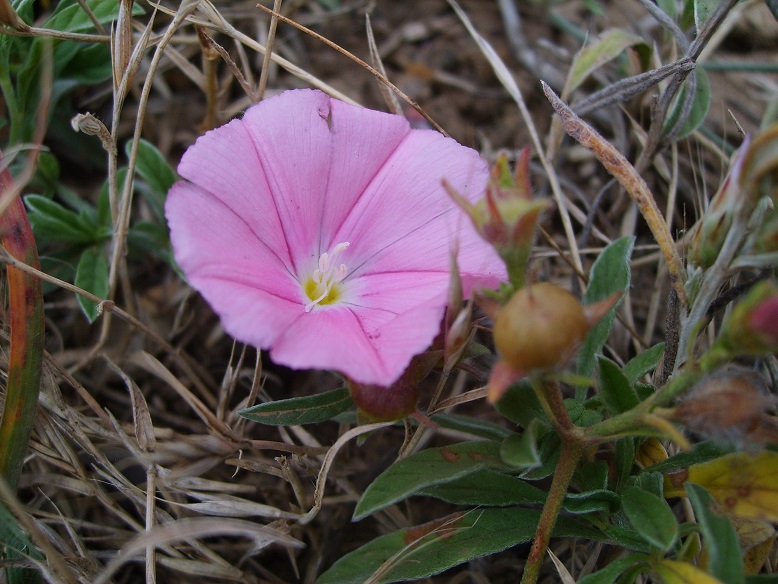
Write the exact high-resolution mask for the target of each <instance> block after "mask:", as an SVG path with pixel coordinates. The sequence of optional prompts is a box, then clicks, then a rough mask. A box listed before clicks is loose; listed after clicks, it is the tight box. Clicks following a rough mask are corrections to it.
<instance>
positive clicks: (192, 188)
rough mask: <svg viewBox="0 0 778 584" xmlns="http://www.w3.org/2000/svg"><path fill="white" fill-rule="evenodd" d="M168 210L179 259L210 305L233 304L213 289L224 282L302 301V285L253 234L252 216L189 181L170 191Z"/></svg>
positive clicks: (229, 299) (171, 235)
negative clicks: (216, 281)
mask: <svg viewBox="0 0 778 584" xmlns="http://www.w3.org/2000/svg"><path fill="white" fill-rule="evenodd" d="M165 212H166V215H167V219H168V225H169V226H170V239H171V242H172V244H173V248H174V249H175V250H176V261H177V262H178V264H179V266H181V269H182V270H183V271H184V273H185V274H186V275H187V278H188V279H189V281H190V283H191V284H192V285H193V286H195V288H197V289H198V290H200V292H202V293H203V295H204V296H206V298H207V299H209V302H212V303H213V300H211V299H210V298H209V297H211V298H213V299H214V300H215V305H216V306H218V305H219V304H230V303H231V301H232V297H231V295H227V296H226V297H224V298H220V297H219V296H218V295H217V294H213V293H211V292H210V290H208V286H209V285H211V283H212V282H213V281H214V278H219V279H222V280H225V281H232V282H236V283H238V284H240V285H241V286H254V287H256V288H258V289H260V290H263V291H265V292H267V293H269V294H271V295H274V296H279V297H281V298H286V299H287V300H289V301H293V302H297V303H302V293H301V290H300V286H299V284H298V283H297V281H296V280H295V279H294V277H293V276H292V275H291V274H290V273H289V271H288V269H287V268H286V267H285V265H284V263H283V261H282V259H281V258H279V257H278V256H277V255H276V254H275V252H274V251H273V250H272V249H270V248H269V247H268V246H267V245H266V244H265V242H264V240H263V239H262V238H261V237H260V236H259V235H258V234H257V233H256V232H255V231H254V230H253V228H252V227H253V226H252V225H251V223H250V221H251V219H252V217H248V218H247V217H244V216H240V215H238V214H236V212H235V211H233V210H232V209H231V208H229V207H228V206H227V205H226V204H225V203H223V202H222V201H221V200H219V199H217V198H216V197H215V196H214V195H212V194H210V193H208V192H206V191H204V190H202V189H201V188H199V187H197V186H196V185H192V184H189V183H184V182H179V183H176V184H175V185H174V186H173V188H172V189H171V190H170V193H169V194H168V200H167V204H166V207H165ZM252 223H253V222H252ZM203 280H204V281H203ZM220 290H221V288H220ZM225 300H227V301H226V302H225ZM229 332H230V333H231V334H233V335H235V336H241V335H238V334H237V332H236V331H232V330H229Z"/></svg>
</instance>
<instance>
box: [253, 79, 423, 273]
mask: <svg viewBox="0 0 778 584" xmlns="http://www.w3.org/2000/svg"><path fill="white" fill-rule="evenodd" d="M243 123H244V124H245V125H246V128H247V129H248V131H249V133H250V134H251V138H252V140H253V142H254V146H255V149H256V152H257V153H258V156H259V158H260V164H261V166H262V170H263V171H264V173H265V174H266V176H267V180H268V182H269V184H270V189H271V191H272V197H273V200H274V204H275V207H276V209H277V211H278V214H279V216H280V219H281V223H282V225H283V229H284V230H285V234H286V240H287V242H288V244H289V248H290V250H291V253H292V256H293V257H292V261H293V263H294V265H295V268H296V269H297V270H298V271H299V270H300V268H301V266H302V265H303V263H304V262H310V261H311V260H313V261H316V260H317V259H318V257H319V255H320V254H321V253H323V252H325V251H328V250H330V249H331V248H332V247H333V246H334V245H335V244H336V243H340V242H341V240H339V241H334V240H332V238H331V234H332V232H333V231H334V230H335V228H336V227H337V226H338V225H340V224H341V223H342V221H343V220H344V218H345V215H346V213H347V212H348V211H349V210H350V209H351V208H352V207H353V205H354V203H355V201H356V200H357V199H358V198H359V197H360V196H361V195H362V192H363V190H364V186H365V185H366V184H367V183H368V182H369V181H370V180H371V179H372V177H373V176H374V175H375V174H376V172H378V169H380V168H381V166H382V165H383V163H384V161H385V160H386V159H387V158H388V157H389V156H390V154H391V153H392V152H393V151H394V150H395V148H396V147H397V145H398V144H399V143H400V142H401V140H402V139H403V137H404V136H405V135H407V134H408V132H409V131H410V130H409V126H408V123H407V122H406V121H405V120H404V119H403V118H401V117H399V116H392V115H389V114H383V113H380V112H375V111H371V110H366V109H363V108H358V107H356V106H351V105H348V104H345V103H342V102H340V101H336V100H331V99H330V98H329V97H327V96H326V95H325V94H324V93H322V92H320V91H312V90H296V91H289V92H285V93H284V94H282V95H281V96H276V97H274V98H271V99H268V100H266V101H263V102H262V103H260V104H259V105H258V106H256V107H254V108H251V109H250V110H248V111H247V112H246V115H245V116H244V118H243ZM342 241H346V240H342Z"/></svg>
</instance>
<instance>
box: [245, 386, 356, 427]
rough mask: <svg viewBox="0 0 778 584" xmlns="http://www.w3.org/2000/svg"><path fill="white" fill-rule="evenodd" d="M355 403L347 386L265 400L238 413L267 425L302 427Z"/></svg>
mask: <svg viewBox="0 0 778 584" xmlns="http://www.w3.org/2000/svg"><path fill="white" fill-rule="evenodd" d="M353 404H354V402H353V401H351V395H350V394H349V391H348V388H345V387H341V388H339V389H333V390H332V391H326V392H324V393H319V394H316V395H312V396H306V397H293V398H291V399H283V400H279V401H273V402H267V403H264V404H259V405H257V406H254V407H251V408H247V409H245V410H241V411H240V412H238V414H240V415H241V416H242V417H244V418H247V419H249V420H252V421H254V422H259V423H260V424H267V425H270V426H302V425H304V424H315V423H317V422H326V421H327V420H329V419H331V418H333V417H334V416H337V415H338V414H339V413H341V412H344V411H346V410H347V409H349V408H350V407H351V406H352V405H353Z"/></svg>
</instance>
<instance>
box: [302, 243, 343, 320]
mask: <svg viewBox="0 0 778 584" xmlns="http://www.w3.org/2000/svg"><path fill="white" fill-rule="evenodd" d="M349 245H351V244H350V243H349V242H348V241H344V242H342V243H339V244H337V245H336V246H335V247H334V248H333V250H332V253H327V252H324V253H323V254H321V255H320V256H319V267H318V268H317V269H316V270H314V271H313V274H311V277H310V278H308V280H307V281H306V282H305V284H304V286H303V289H304V290H305V294H306V296H308V298H309V299H310V302H309V303H308V304H306V305H305V312H310V311H311V310H313V307H314V306H319V305H326V304H332V303H333V302H336V301H337V300H338V299H339V298H340V295H341V292H342V291H341V287H340V286H339V284H340V283H341V282H342V281H343V279H344V278H345V277H346V274H348V268H347V267H346V264H343V263H341V264H338V256H340V254H342V253H343V252H344V251H346V249H347V248H348V246H349Z"/></svg>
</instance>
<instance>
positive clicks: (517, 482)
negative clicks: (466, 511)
mask: <svg viewBox="0 0 778 584" xmlns="http://www.w3.org/2000/svg"><path fill="white" fill-rule="evenodd" d="M417 494H418V495H426V496H428V497H435V498H436V499H440V500H441V501H446V502H448V503H452V504H454V505H476V506H477V505H485V506H494V507H508V506H511V505H542V504H543V503H544V502H545V501H546V493H545V491H543V490H541V489H539V488H537V487H535V486H533V485H530V484H529V483H528V482H526V481H523V480H521V479H519V478H516V477H514V476H511V475H508V474H505V473H501V472H497V471H494V470H490V469H484V470H478V471H475V472H473V473H471V474H468V475H465V476H463V477H460V478H458V479H454V480H452V481H449V482H446V483H442V484H439V485H432V486H430V487H426V488H424V489H421V490H420V491H419V492H418V493H417Z"/></svg>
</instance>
